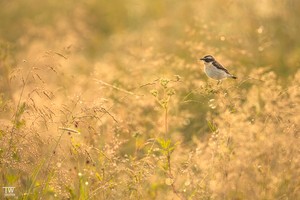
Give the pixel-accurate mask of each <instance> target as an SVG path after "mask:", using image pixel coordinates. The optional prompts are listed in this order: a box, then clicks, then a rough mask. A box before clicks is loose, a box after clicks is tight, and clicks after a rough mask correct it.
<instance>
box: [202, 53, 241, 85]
mask: <svg viewBox="0 0 300 200" xmlns="http://www.w3.org/2000/svg"><path fill="white" fill-rule="evenodd" d="M200 60H203V61H204V72H205V74H206V75H207V76H208V77H209V78H212V79H215V80H218V84H219V83H220V81H221V80H223V79H226V78H233V79H237V77H236V76H234V75H232V74H230V73H229V72H228V70H227V69H225V68H224V67H223V66H222V65H221V64H220V63H218V62H217V61H216V60H215V58H214V57H212V56H211V55H207V56H204V57H203V58H200Z"/></svg>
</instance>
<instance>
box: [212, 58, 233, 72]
mask: <svg viewBox="0 0 300 200" xmlns="http://www.w3.org/2000/svg"><path fill="white" fill-rule="evenodd" d="M212 64H213V65H214V66H215V67H216V68H218V69H220V70H223V71H224V72H226V73H227V74H230V73H229V71H228V70H227V69H225V67H223V66H222V65H221V64H220V63H218V62H217V61H214V62H213V63H212Z"/></svg>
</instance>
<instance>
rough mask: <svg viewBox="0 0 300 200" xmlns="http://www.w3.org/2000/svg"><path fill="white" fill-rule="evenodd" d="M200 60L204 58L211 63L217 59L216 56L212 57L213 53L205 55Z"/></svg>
mask: <svg viewBox="0 0 300 200" xmlns="http://www.w3.org/2000/svg"><path fill="white" fill-rule="evenodd" d="M200 60H203V61H204V62H206V63H210V62H213V61H215V58H214V57H212V56H211V55H207V56H204V57H203V58H200Z"/></svg>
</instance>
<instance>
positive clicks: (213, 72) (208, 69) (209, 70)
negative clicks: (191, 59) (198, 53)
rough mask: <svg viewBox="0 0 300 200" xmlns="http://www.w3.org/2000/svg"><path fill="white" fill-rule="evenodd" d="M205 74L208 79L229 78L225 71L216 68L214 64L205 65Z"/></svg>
mask: <svg viewBox="0 0 300 200" xmlns="http://www.w3.org/2000/svg"><path fill="white" fill-rule="evenodd" d="M204 72H205V74H206V75H207V76H208V77H210V78H212V79H216V80H222V79H224V78H227V77H229V75H228V74H227V73H226V72H225V71H223V70H221V69H218V68H216V67H215V66H214V65H213V64H212V63H204Z"/></svg>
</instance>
